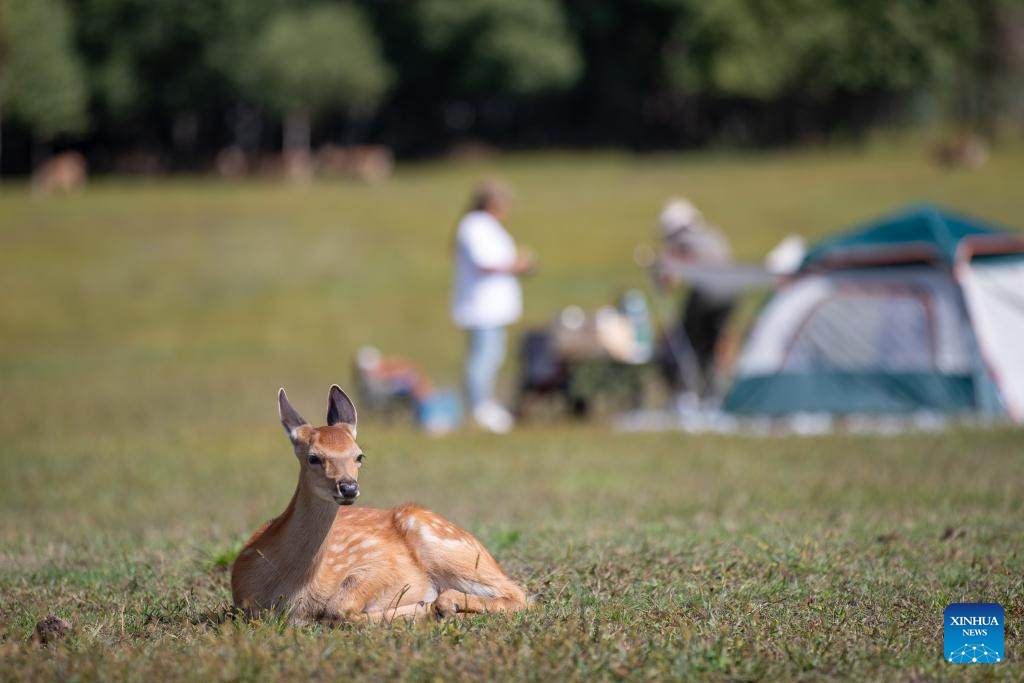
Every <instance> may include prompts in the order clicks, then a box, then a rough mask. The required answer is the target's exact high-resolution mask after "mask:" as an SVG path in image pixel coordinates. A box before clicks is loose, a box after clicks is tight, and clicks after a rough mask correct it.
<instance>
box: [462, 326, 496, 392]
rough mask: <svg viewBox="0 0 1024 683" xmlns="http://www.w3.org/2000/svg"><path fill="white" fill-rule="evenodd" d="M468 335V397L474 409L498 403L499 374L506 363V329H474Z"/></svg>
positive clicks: (469, 330) (468, 331) (470, 329)
mask: <svg viewBox="0 0 1024 683" xmlns="http://www.w3.org/2000/svg"><path fill="white" fill-rule="evenodd" d="M466 332H467V343H468V347H469V348H468V354H467V356H466V394H467V397H468V398H469V407H470V408H471V409H472V408H476V407H477V406H479V405H480V404H481V403H486V402H488V401H492V400H494V385H495V383H496V381H497V379H498V370H500V369H501V364H502V363H504V362H505V328H504V327H471V328H469V329H468V330H467V331H466Z"/></svg>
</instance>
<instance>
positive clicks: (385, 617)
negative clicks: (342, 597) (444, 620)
mask: <svg viewBox="0 0 1024 683" xmlns="http://www.w3.org/2000/svg"><path fill="white" fill-rule="evenodd" d="M435 615H436V612H435V611H434V607H433V603H429V602H414V603H412V604H409V605H400V606H398V607H388V608H387V609H382V610H373V611H372V612H357V611H354V610H347V611H345V612H335V613H333V614H326V615H324V616H323V617H322V618H320V619H319V620H318V621H320V622H321V623H323V624H326V625H328V626H338V625H339V624H346V623H349V624H366V623H369V624H391V623H393V622H395V621H404V622H407V623H412V622H417V621H426V620H428V619H434V618H435Z"/></svg>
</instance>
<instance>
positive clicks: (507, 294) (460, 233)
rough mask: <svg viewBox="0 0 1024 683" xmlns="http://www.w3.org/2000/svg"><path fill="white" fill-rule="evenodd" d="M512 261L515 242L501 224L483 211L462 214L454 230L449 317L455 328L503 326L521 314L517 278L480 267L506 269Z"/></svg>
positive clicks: (520, 293) (521, 305)
mask: <svg viewBox="0 0 1024 683" xmlns="http://www.w3.org/2000/svg"><path fill="white" fill-rule="evenodd" d="M515 260H516V243H515V242H514V241H513V240H512V236H511V235H509V234H508V232H506V231H505V228H503V227H502V226H501V223H499V222H498V220H497V219H496V218H495V217H494V216H492V215H491V214H489V213H487V212H486V211H472V212H470V213H468V214H466V215H465V216H464V217H463V218H462V220H461V221H459V226H458V228H457V229H456V232H455V283H454V287H453V289H452V319H453V320H454V321H455V324H456V325H458V326H459V327H504V326H505V325H510V324H512V323H514V322H515V321H517V320H519V316H521V315H522V313H523V292H522V289H520V287H519V280H518V278H516V276H515V275H511V274H509V273H488V272H485V271H484V270H482V269H484V268H508V267H509V266H511V265H512V264H513V263H515Z"/></svg>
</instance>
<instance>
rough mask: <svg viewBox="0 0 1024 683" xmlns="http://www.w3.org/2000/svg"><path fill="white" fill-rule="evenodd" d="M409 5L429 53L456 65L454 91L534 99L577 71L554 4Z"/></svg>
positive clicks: (532, 0) (493, 0)
mask: <svg viewBox="0 0 1024 683" xmlns="http://www.w3.org/2000/svg"><path fill="white" fill-rule="evenodd" d="M413 7H414V11H415V13H416V21H417V24H418V27H419V31H420V39H421V40H422V41H423V44H424V45H425V46H426V48H427V51H428V53H430V54H432V55H434V58H435V59H440V60H443V61H445V62H446V63H449V64H451V65H452V66H454V71H453V72H451V73H450V74H449V78H450V79H451V80H452V81H453V86H454V88H455V90H456V91H457V92H460V93H463V94H467V95H484V96H494V95H501V94H511V95H532V94H536V93H540V92H544V91H548V90H557V89H560V88H565V87H567V86H569V85H572V83H573V82H574V81H575V80H576V78H577V77H578V76H579V73H580V71H581V68H582V62H581V59H580V56H579V53H578V51H577V49H576V47H575V46H574V40H573V37H572V35H571V33H570V31H569V30H568V27H567V26H566V23H565V19H564V17H563V16H562V12H561V9H560V8H559V6H558V4H557V2H555V0H517V1H516V2H505V1H504V0H422V1H421V2H418V3H416V4H415V5H413Z"/></svg>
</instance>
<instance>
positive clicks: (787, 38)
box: [667, 0, 982, 100]
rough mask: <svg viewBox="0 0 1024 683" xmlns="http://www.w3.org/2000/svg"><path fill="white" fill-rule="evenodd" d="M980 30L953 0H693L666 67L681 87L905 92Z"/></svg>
mask: <svg viewBox="0 0 1024 683" xmlns="http://www.w3.org/2000/svg"><path fill="white" fill-rule="evenodd" d="M981 39H982V37H981V34H980V31H979V27H978V25H977V21H976V17H975V15H974V14H973V13H972V12H971V10H970V6H969V4H965V3H963V2H960V1H959V0H938V1H937V2H932V1H931V0H908V1H907V2H898V3H891V2H885V1H884V0H869V1H867V2H854V1H851V0H769V1H767V2H762V1H759V0H721V1H720V2H698V1H694V2H692V3H690V7H689V8H688V11H687V12H686V13H685V15H684V16H683V17H682V18H681V19H680V20H679V22H678V23H677V26H676V30H675V33H674V36H673V41H672V44H671V48H670V50H669V57H668V60H667V68H668V71H669V74H670V77H671V79H672V81H673V82H674V83H675V84H676V85H677V86H678V87H680V88H682V89H684V90H686V91H689V92H701V91H703V90H705V89H709V88H710V89H712V90H714V91H717V92H719V93H722V94H726V95H733V96H740V97H749V98H753V99H759V100H770V99H774V98H779V97H784V96H787V95H792V94H801V95H804V96H811V97H819V98H820V97H827V96H829V95H831V94H833V93H835V92H837V91H844V92H864V91H883V92H908V91H911V90H920V89H923V88H926V87H928V86H929V85H934V84H935V83H936V82H938V81H941V80H942V79H943V78H946V77H948V75H949V73H950V71H951V69H952V68H953V65H954V63H955V62H956V61H957V59H960V58H962V57H963V56H964V54H965V52H966V51H967V50H969V49H970V47H971V46H972V45H973V44H975V43H976V42H977V41H979V40H981Z"/></svg>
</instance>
